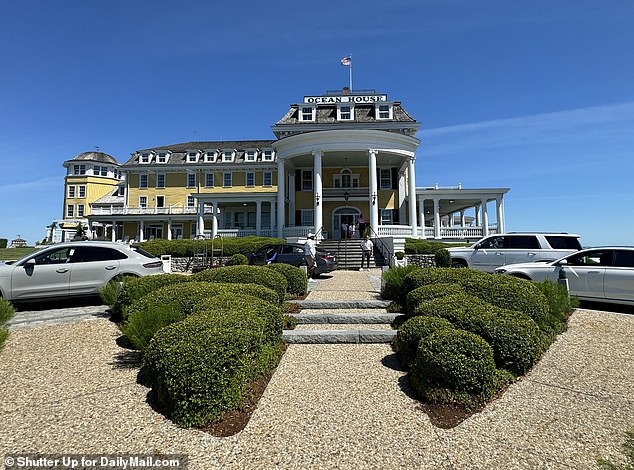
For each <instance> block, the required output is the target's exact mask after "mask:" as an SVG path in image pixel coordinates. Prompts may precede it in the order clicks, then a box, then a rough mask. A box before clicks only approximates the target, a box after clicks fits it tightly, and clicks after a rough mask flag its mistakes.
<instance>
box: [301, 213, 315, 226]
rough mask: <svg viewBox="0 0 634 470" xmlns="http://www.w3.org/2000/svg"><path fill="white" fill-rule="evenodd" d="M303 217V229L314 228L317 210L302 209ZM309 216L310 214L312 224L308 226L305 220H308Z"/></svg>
mask: <svg viewBox="0 0 634 470" xmlns="http://www.w3.org/2000/svg"><path fill="white" fill-rule="evenodd" d="M300 211H301V213H302V215H301V220H300V222H301V224H302V227H306V226H312V225H315V210H314V209H300ZM307 214H310V219H311V223H309V224H306V223H304V222H305V220H304V219H305V218H307Z"/></svg>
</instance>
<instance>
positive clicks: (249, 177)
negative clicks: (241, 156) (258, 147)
mask: <svg viewBox="0 0 634 470" xmlns="http://www.w3.org/2000/svg"><path fill="white" fill-rule="evenodd" d="M246 176H247V178H246V181H247V186H248V187H253V186H255V173H254V172H253V171H247V173H246Z"/></svg>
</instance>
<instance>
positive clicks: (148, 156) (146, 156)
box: [139, 152, 152, 165]
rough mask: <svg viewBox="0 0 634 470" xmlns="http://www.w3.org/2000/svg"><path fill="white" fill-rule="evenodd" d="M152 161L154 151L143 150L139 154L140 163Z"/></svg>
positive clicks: (145, 163)
mask: <svg viewBox="0 0 634 470" xmlns="http://www.w3.org/2000/svg"><path fill="white" fill-rule="evenodd" d="M150 163H152V153H151V152H143V153H140V154H139V164H140V165H149V164H150Z"/></svg>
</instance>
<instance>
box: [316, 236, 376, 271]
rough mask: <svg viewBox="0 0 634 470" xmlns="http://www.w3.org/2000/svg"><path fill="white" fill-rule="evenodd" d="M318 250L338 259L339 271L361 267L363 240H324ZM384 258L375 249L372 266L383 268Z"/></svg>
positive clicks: (371, 260)
mask: <svg viewBox="0 0 634 470" xmlns="http://www.w3.org/2000/svg"><path fill="white" fill-rule="evenodd" d="M317 248H318V249H319V250H321V251H326V252H328V253H331V254H333V255H335V256H336V257H337V267H338V269H359V268H360V267H361V240H360V239H359V238H352V239H347V240H322V241H321V242H320V243H319V245H317ZM383 264H384V258H383V256H382V255H381V252H380V251H379V250H377V249H376V247H375V249H374V253H373V254H372V256H371V257H370V266H372V267H379V266H383Z"/></svg>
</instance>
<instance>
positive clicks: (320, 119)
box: [276, 102, 416, 126]
mask: <svg viewBox="0 0 634 470" xmlns="http://www.w3.org/2000/svg"><path fill="white" fill-rule="evenodd" d="M300 106H301V105H292V106H291V109H290V110H289V111H288V112H287V113H286V114H285V115H284V117H283V118H282V119H280V120H279V121H278V122H277V123H276V125H277V126H281V125H288V124H298V125H315V124H335V123H337V122H340V121H337V107H336V106H332V105H323V104H322V105H318V107H317V113H316V119H315V121H310V122H303V121H300V120H299V108H300ZM369 122H386V121H385V120H384V119H381V120H377V119H376V115H375V107H374V105H360V104H357V105H355V106H354V119H353V120H351V121H346V124H349V123H364V124H365V123H369ZM389 122H412V123H414V122H416V120H415V119H414V118H412V117H411V116H410V115H409V114H408V113H407V111H405V110H404V109H403V107H402V106H401V104H400V103H399V102H394V103H393V108H392V119H391V120H389Z"/></svg>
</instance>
